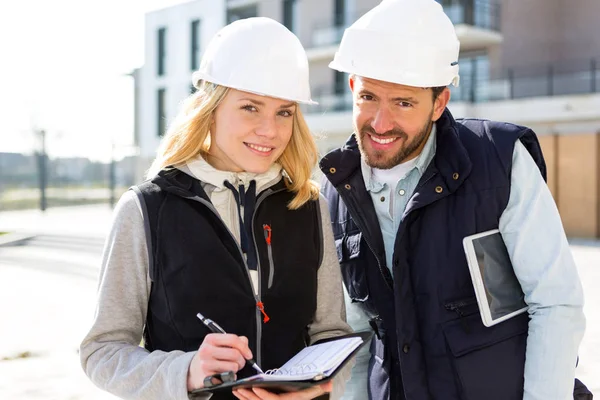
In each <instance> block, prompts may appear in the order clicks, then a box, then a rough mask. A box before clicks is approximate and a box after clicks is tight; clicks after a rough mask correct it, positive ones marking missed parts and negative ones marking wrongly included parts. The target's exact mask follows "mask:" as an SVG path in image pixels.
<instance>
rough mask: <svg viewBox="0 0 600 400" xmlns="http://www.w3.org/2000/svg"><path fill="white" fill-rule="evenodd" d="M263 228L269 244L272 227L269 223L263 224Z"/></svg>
mask: <svg viewBox="0 0 600 400" xmlns="http://www.w3.org/2000/svg"><path fill="white" fill-rule="evenodd" d="M263 230H264V232H265V241H266V242H267V244H269V245H270V244H271V227H270V226H269V225H267V224H264V225H263Z"/></svg>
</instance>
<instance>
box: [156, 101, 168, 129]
mask: <svg viewBox="0 0 600 400" xmlns="http://www.w3.org/2000/svg"><path fill="white" fill-rule="evenodd" d="M166 111H167V110H166V90H165V89H158V91H157V92H156V117H157V121H156V122H157V123H156V129H157V135H158V137H162V136H163V135H164V134H165V129H166V126H167V124H166V118H167V115H166V114H167V113H166Z"/></svg>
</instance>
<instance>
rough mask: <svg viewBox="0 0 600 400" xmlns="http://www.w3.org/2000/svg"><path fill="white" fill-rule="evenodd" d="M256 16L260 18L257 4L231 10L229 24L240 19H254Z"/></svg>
mask: <svg viewBox="0 0 600 400" xmlns="http://www.w3.org/2000/svg"><path fill="white" fill-rule="evenodd" d="M256 16H258V11H257V9H256V4H255V5H251V6H247V7H241V8H234V9H229V10H227V23H228V24H230V23H232V22H233V21H237V20H238V19H243V18H252V17H256Z"/></svg>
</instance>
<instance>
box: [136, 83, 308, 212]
mask: <svg viewBox="0 0 600 400" xmlns="http://www.w3.org/2000/svg"><path fill="white" fill-rule="evenodd" d="M227 93H229V88H228V87H225V86H220V85H216V84H213V83H210V82H206V81H202V82H201V83H200V86H199V87H198V90H197V91H196V92H195V93H194V94H192V95H191V96H190V97H188V98H187V99H186V100H185V102H184V103H183V107H182V109H181V111H180V112H179V114H178V115H177V117H176V118H175V120H174V121H173V122H172V124H170V126H169V129H168V130H167V133H166V134H165V136H164V138H163V139H162V141H161V143H160V146H159V148H158V151H157V156H156V158H155V159H154V161H153V162H152V165H151V166H150V168H149V169H148V173H147V177H148V178H152V177H154V176H155V175H156V174H158V172H159V171H160V170H162V169H165V168H167V167H171V166H176V165H181V164H185V163H186V162H187V161H188V160H190V159H192V158H194V157H196V156H197V155H198V154H200V155H201V156H202V157H203V158H204V159H205V160H206V159H207V157H206V156H207V155H208V154H209V152H210V125H211V122H212V117H213V113H214V112H215V110H216V109H217V107H218V106H219V104H221V102H222V101H223V99H224V98H225V96H226V95H227ZM317 154H318V150H317V145H316V143H315V140H314V138H313V136H312V134H311V132H310V130H309V129H308V125H307V124H306V121H305V120H304V116H303V115H302V112H301V111H300V107H296V112H295V113H294V123H293V127H292V137H291V139H290V141H289V143H288V145H287V146H286V148H285V150H284V151H283V153H282V154H281V156H280V157H279V159H278V160H277V162H278V163H280V164H281V166H282V168H283V170H284V172H285V174H284V175H285V176H286V178H287V179H285V180H284V181H285V185H286V187H287V188H288V190H289V191H291V192H293V193H295V196H294V198H293V199H292V201H290V203H289V204H288V208H289V209H290V210H296V209H298V208H300V207H302V206H303V205H304V204H305V203H306V202H308V201H310V200H316V199H318V197H319V187H318V185H317V183H316V182H314V181H313V180H311V179H310V178H311V175H312V170H313V168H314V166H315V165H316V163H317Z"/></svg>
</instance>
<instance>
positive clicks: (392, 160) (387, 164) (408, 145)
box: [357, 116, 433, 169]
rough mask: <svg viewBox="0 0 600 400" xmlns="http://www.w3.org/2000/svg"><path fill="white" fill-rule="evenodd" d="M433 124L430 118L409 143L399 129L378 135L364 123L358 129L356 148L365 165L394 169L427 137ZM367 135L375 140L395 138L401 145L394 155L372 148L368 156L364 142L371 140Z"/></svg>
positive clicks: (406, 136) (404, 133)
mask: <svg viewBox="0 0 600 400" xmlns="http://www.w3.org/2000/svg"><path fill="white" fill-rule="evenodd" d="M432 125H433V122H431V116H430V118H429V119H428V121H427V124H426V125H425V126H424V127H423V128H422V129H421V130H420V131H419V133H418V134H417V135H416V136H415V137H414V138H413V139H412V140H411V141H410V142H409V141H407V140H408V135H407V134H406V132H404V131H403V130H402V129H400V128H394V129H392V130H389V131H387V132H385V133H383V134H380V135H378V134H377V133H375V130H374V129H373V128H372V127H371V125H370V123H368V122H367V123H366V124H364V125H363V127H362V128H361V129H360V132H359V134H358V135H357V140H358V148H359V150H360V154H361V155H362V157H363V159H364V160H365V162H366V163H367V165H368V166H369V167H371V168H377V169H390V168H393V167H395V166H396V165H398V164H402V163H403V162H404V161H406V158H407V157H409V156H410V155H412V154H413V153H414V152H415V151H416V150H417V149H418V148H419V147H420V146H421V145H422V144H423V143H424V142H425V141H426V140H427V137H428V136H429V131H430V130H431V126H432ZM367 135H372V136H374V137H376V138H380V139H386V138H393V137H394V138H395V137H397V138H398V139H396V140H402V141H403V144H402V147H400V148H399V149H398V150H397V151H396V152H395V153H391V152H390V151H389V150H388V151H379V150H375V149H373V148H372V147H371V148H370V152H371V154H368V153H367V151H366V150H365V146H364V142H365V141H366V140H371V139H370V138H367Z"/></svg>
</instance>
